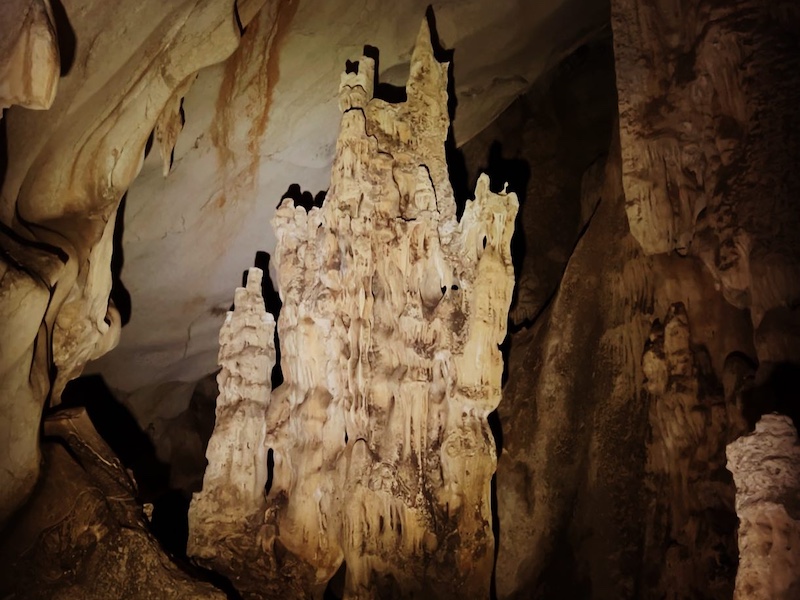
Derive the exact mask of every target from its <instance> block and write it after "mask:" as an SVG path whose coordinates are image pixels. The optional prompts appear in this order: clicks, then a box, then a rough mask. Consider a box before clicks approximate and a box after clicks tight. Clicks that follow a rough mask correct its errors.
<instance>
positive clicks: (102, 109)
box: [0, 0, 239, 523]
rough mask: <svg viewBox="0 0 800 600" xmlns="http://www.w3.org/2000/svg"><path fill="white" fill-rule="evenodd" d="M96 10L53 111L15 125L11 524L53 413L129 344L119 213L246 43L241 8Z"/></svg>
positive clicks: (1, 280) (5, 284)
mask: <svg viewBox="0 0 800 600" xmlns="http://www.w3.org/2000/svg"><path fill="white" fill-rule="evenodd" d="M12 4H13V3H12ZM39 4H40V3H38V2H33V3H30V6H31V7H34V8H35V7H36V6H39ZM36 10H39V9H36ZM84 11H85V12H86V13H87V14H91V21H83V22H75V23H73V25H72V27H73V28H74V30H75V31H74V35H75V37H76V38H77V39H80V40H83V42H82V43H80V44H77V46H76V47H75V49H74V50H75V56H74V63H73V65H72V68H71V69H70V71H69V73H68V75H67V76H66V77H64V78H63V79H62V80H61V81H60V83H59V90H58V94H57V96H56V98H55V101H54V102H53V105H52V107H51V108H50V110H48V111H47V112H45V113H32V112H26V111H20V110H19V109H17V108H16V107H12V108H11V109H10V110H9V111H8V113H7V114H6V117H5V119H4V122H5V127H6V129H7V137H8V157H9V160H8V165H7V167H8V168H7V171H6V173H5V177H4V179H3V185H2V193H1V195H0V220H2V223H3V226H2V228H0V248H2V252H1V253H0V339H2V340H3V343H2V346H0V411H2V412H3V414H4V418H3V419H2V420H0V457H1V458H0V460H1V461H2V464H3V467H4V468H3V469H1V470H0V523H2V522H3V521H4V520H5V519H6V518H7V517H8V515H9V513H10V512H11V511H12V510H13V509H14V508H15V507H16V506H18V505H19V504H20V503H21V502H22V501H23V500H24V498H25V497H26V496H27V494H28V493H29V492H30V491H31V489H32V487H33V484H34V483H35V481H36V476H37V472H38V465H39V448H38V437H39V436H38V432H39V426H38V423H39V419H40V416H41V412H42V408H43V406H44V405H45V404H46V403H49V404H53V405H55V404H57V403H58V402H59V399H60V396H61V392H62V391H63V389H64V386H65V385H66V384H67V382H68V381H69V380H70V379H73V378H75V377H77V376H78V375H79V374H80V373H81V371H82V369H83V367H84V365H85V364H86V362H87V361H89V360H91V359H93V358H97V357H99V356H100V355H102V354H104V353H105V352H107V351H108V350H110V349H111V348H113V347H114V345H115V344H116V343H117V341H118V339H119V329H120V316H119V313H118V311H117V310H116V308H115V307H114V306H113V303H109V292H110V290H111V283H112V281H111V270H110V262H111V253H112V248H113V236H114V224H115V216H116V212H117V208H118V206H119V201H120V198H121V197H122V195H123V194H124V193H125V192H126V191H127V189H128V186H129V185H130V184H131V181H132V180H133V178H134V177H135V176H136V175H137V173H138V171H139V169H140V167H141V165H142V159H143V155H144V149H145V145H146V143H147V139H148V136H149V135H150V132H151V131H152V130H153V127H154V125H155V123H156V120H157V118H158V116H159V114H161V112H162V109H163V108H164V106H165V105H166V104H167V102H168V101H169V99H170V97H171V96H172V95H173V94H174V92H175V90H176V89H177V88H178V87H179V85H180V84H181V82H184V81H186V80H187V78H189V77H190V75H191V74H193V73H195V72H196V71H197V70H198V69H200V68H202V67H204V66H206V65H209V64H212V63H214V62H217V61H219V60H222V59H224V58H225V57H227V56H228V55H229V54H230V53H231V52H232V51H233V50H234V48H235V47H236V45H237V42H238V39H239V33H238V30H237V29H236V24H235V20H234V14H233V3H232V1H228V2H215V1H210V0H185V1H183V2H179V3H166V4H165V3H162V2H160V1H156V0H153V1H151V2H147V3H144V4H140V5H138V6H137V10H136V11H129V13H128V14H126V17H125V19H124V21H122V22H120V18H119V17H120V15H119V9H118V7H116V6H115V5H114V4H113V3H108V2H104V1H97V2H90V3H87V4H86V6H84ZM40 12H41V11H40ZM30 14H31V15H33V14H39V13H36V12H35V11H34V12H32V13H30ZM90 32H93V33H91V34H90ZM26 35H27V34H24V35H23V36H22V37H21V38H20V39H22V40H24V39H28V38H26V37H25V36H26ZM37 35H38V34H37ZM37 39H38V38H37ZM89 40H91V42H90V41H89ZM4 41H5V40H4ZM37 44H38V42H37ZM36 48H39V46H38V45H37V46H36ZM37 51H38V50H37ZM34 72H35V71H34Z"/></svg>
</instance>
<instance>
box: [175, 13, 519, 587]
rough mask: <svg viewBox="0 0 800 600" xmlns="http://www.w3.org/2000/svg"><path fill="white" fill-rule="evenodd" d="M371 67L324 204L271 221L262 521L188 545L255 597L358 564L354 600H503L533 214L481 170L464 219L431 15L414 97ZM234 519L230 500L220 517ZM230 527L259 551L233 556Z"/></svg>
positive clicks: (358, 84) (411, 88)
mask: <svg viewBox="0 0 800 600" xmlns="http://www.w3.org/2000/svg"><path fill="white" fill-rule="evenodd" d="M374 68H375V65H374V61H373V60H372V59H371V58H368V57H362V59H361V61H360V63H359V64H358V67H357V70H356V71H355V72H348V73H345V74H344V75H343V76H342V83H341V87H340V108H341V109H342V111H343V116H342V124H341V132H340V136H339V140H338V145H337V153H336V159H335V161H334V166H333V172H332V177H331V187H330V189H329V191H328V195H327V199H326V200H325V202H324V204H323V206H322V207H321V208H312V209H311V210H310V211H308V212H306V210H305V209H303V208H301V207H296V206H294V204H293V202H292V201H291V200H285V201H284V202H283V203H282V204H281V206H280V207H279V208H278V211H277V213H276V216H275V218H274V220H273V226H274V228H275V230H276V233H277V236H278V245H277V250H276V256H275V258H276V268H277V275H278V289H279V291H280V294H281V299H282V301H283V308H282V310H281V315H280V319H279V321H278V330H279V339H280V341H281V353H282V361H281V362H282V369H283V373H284V377H285V382H284V384H283V385H282V386H281V387H280V388H278V389H277V390H276V391H275V392H274V393H273V394H272V397H271V399H270V401H269V407H268V409H267V411H266V415H261V417H259V416H257V415H252V416H251V417H249V418H252V419H253V420H254V421H258V419H259V418H262V419H263V418H264V417H265V419H266V420H265V422H266V427H267V434H266V446H265V447H266V448H268V449H269V450H271V451H272V452H273V456H274V473H273V477H272V481H271V486H270V488H269V490H268V495H267V496H266V499H265V501H264V503H263V505H262V507H263V509H264V513H263V515H264V517H263V521H262V522H253V521H252V520H247V519H240V520H239V521H237V524H238V526H239V532H238V533H235V534H233V533H229V534H222V533H219V531H218V530H214V529H213V528H212V526H211V525H210V524H209V523H207V522H202V521H198V520H197V519H196V518H192V516H191V515H190V528H191V533H190V547H189V551H190V553H191V554H193V555H194V556H196V557H198V558H200V559H201V560H202V561H203V562H204V563H205V564H207V565H208V566H211V567H212V568H215V569H217V570H219V571H222V572H224V573H225V574H226V575H228V576H230V577H231V579H232V581H233V582H234V585H236V586H237V588H238V589H239V590H240V591H241V592H242V593H243V594H245V595H246V596H248V597H260V596H261V597H267V596H269V595H270V594H275V593H281V594H282V597H292V596H294V597H307V596H310V595H312V594H319V593H321V591H322V590H323V589H324V587H325V585H326V584H327V582H328V581H329V580H330V579H331V577H332V576H333V575H334V574H335V573H336V572H337V570H339V568H340V567H341V565H342V563H343V562H344V563H345V564H346V577H345V583H344V595H345V597H347V598H375V597H378V598H389V597H408V596H411V595H412V594H413V595H414V597H435V598H451V597H470V598H472V597H475V598H477V597H486V596H487V595H488V592H489V584H490V578H491V571H492V562H493V555H494V537H493V534H492V525H491V521H492V518H491V479H492V475H493V473H494V470H495V464H496V457H495V446H494V440H493V437H492V435H491V432H490V429H489V425H488V422H487V417H488V415H489V413H490V412H491V411H492V410H494V409H495V407H496V406H497V404H498V402H499V401H500V388H501V376H502V371H503V360H502V356H501V353H500V350H499V344H500V343H501V342H502V341H503V339H504V338H505V335H506V320H507V314H508V308H509V304H510V301H511V293H512V289H513V285H514V280H513V268H512V264H511V255H510V242H511V236H512V234H513V229H514V219H515V217H516V213H517V209H518V203H517V199H516V196H515V195H514V194H513V193H506V192H505V191H503V192H502V193H499V194H495V193H493V192H491V191H490V189H489V181H488V178H487V177H486V176H481V177H480V179H479V180H478V184H477V189H476V192H475V200H472V201H469V202H467V204H466V207H465V210H464V213H463V216H462V218H461V220H460V221H459V220H458V219H457V217H456V204H455V201H454V198H453V191H452V188H451V186H450V182H449V179H448V172H447V164H446V161H445V140H446V138H447V133H448V127H449V118H448V106H447V91H446V90H447V64H442V63H439V62H438V61H437V60H436V59H435V57H434V53H433V49H432V46H431V42H430V31H429V29H428V26H427V23H423V26H422V28H421V30H420V33H419V37H418V40H417V45H416V47H415V50H414V53H413V56H412V60H411V73H410V78H409V81H408V86H407V100H406V101H405V102H401V103H398V104H391V103H388V102H386V101H384V100H381V99H378V98H373V97H372V94H373V89H374V77H375V73H374ZM262 376H263V377H264V378H265V381H266V378H268V376H269V373H268V372H263V373H262ZM262 422H263V421H262ZM250 426H251V425H247V426H246V427H250ZM220 435H221V436H223V437H225V438H226V439H227V440H229V441H230V443H234V442H235V441H237V438H236V435H237V434H236V431H235V430H233V429H229V428H228V427H227V425H226V424H225V422H224V420H218V423H217V427H216V429H215V433H214V438H212V443H216V442H215V440H217V438H218V437H220ZM225 443H228V442H225ZM252 455H253V456H254V457H256V456H257V457H259V458H258V459H257V460H262V459H263V455H264V452H263V450H262V449H261V448H253V449H252ZM217 460H219V459H218V458H217V457H216V456H215V455H214V454H212V453H210V454H209V471H208V473H210V472H215V470H216V469H217V468H218V465H217V464H216V461H217ZM208 473H207V475H206V481H205V484H204V490H203V492H202V495H206V494H209V493H211V492H210V489H209V488H210V483H211V482H210V481H209V476H208ZM236 476H238V474H236V473H233V472H231V473H230V477H231V478H234V477H236ZM258 483H259V484H260V481H259V482H258ZM211 485H214V484H211ZM217 485H224V484H223V483H219V482H218V484H217ZM201 497H202V496H201ZM197 502H198V497H196V499H195V503H197ZM237 511H239V509H238V508H237V507H236V506H230V507H229V506H227V505H225V504H223V503H220V504H219V505H218V506H217V520H224V519H225V515H228V514H229V515H231V516H234V513H237ZM223 513H224V514H223ZM231 520H233V519H231ZM229 535H236V536H240V537H242V538H246V537H248V536H249V539H250V540H251V541H250V542H249V544H248V545H247V546H246V548H244V549H241V548H242V546H241V544H240V550H239V551H238V553H237V552H236V551H234V550H233V545H227V544H226V543H225V538H226V536H229ZM215 536H216V539H217V542H215V541H214V539H215ZM198 540H203V541H202V543H198V542H197V541H198ZM193 541H194V542H193ZM220 542H222V544H220ZM222 546H224V548H225V550H224V551H221V550H220V547H222ZM245 566H246V568H244V567H245Z"/></svg>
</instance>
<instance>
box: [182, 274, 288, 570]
mask: <svg viewBox="0 0 800 600" xmlns="http://www.w3.org/2000/svg"><path fill="white" fill-rule="evenodd" d="M262 277H263V272H262V271H261V269H258V268H255V267H254V268H252V269H250V271H249V273H248V276H247V286H246V287H240V288H238V289H237V290H236V295H235V300H234V309H233V310H232V311H230V312H228V314H227V316H226V317H225V323H224V325H223V326H222V329H221V330H220V332H219V345H220V349H219V364H220V366H221V367H222V369H221V370H220V372H219V375H217V384H218V385H219V396H218V397H217V411H216V412H217V418H216V424H215V426H214V433H213V434H212V436H211V439H210V440H209V442H208V449H207V451H206V457H207V458H208V467H207V468H206V472H205V476H204V478H203V490H202V491H201V492H200V493H197V494H195V495H194V498H192V503H191V505H190V507H189V522H190V523H192V527H191V529H190V535H189V541H188V552H189V554H191V555H193V556H195V557H197V558H201V559H203V560H206V561H209V562H210V564H212V565H213V566H214V567H215V568H217V569H219V570H221V571H222V572H229V571H230V568H231V565H229V564H224V563H225V561H226V557H225V553H224V552H220V549H221V548H223V547H224V540H226V539H227V538H228V537H229V536H230V535H231V534H232V535H234V536H235V534H236V533H238V532H239V531H240V530H241V525H242V523H243V522H249V521H250V520H255V521H258V520H260V519H261V517H262V515H263V504H264V488H265V486H266V484H267V475H268V473H267V448H266V446H265V444H264V440H265V436H266V421H265V415H266V410H267V403H268V402H269V399H270V391H271V386H270V374H271V373H272V367H274V366H275V343H274V335H275V319H274V318H273V316H272V315H271V314H269V313H268V312H267V311H266V309H265V308H264V298H263V296H262V295H261V280H262ZM220 561H222V563H223V564H218V563H219V562H220Z"/></svg>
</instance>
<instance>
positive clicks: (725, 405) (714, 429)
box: [642, 303, 747, 600]
mask: <svg viewBox="0 0 800 600" xmlns="http://www.w3.org/2000/svg"><path fill="white" fill-rule="evenodd" d="M642 370H643V372H644V375H645V381H644V391H645V394H644V398H645V399H646V400H647V401H648V404H649V418H648V420H649V423H650V429H651V433H650V436H649V439H648V442H647V462H646V467H645V471H646V476H645V485H646V490H647V497H646V503H647V509H646V513H645V519H646V522H647V529H646V538H645V541H644V551H645V554H644V561H643V563H644V581H645V582H646V589H645V590H644V592H643V594H642V597H643V598H654V599H655V598H675V597H683V598H691V597H702V598H719V599H720V600H722V599H728V598H730V597H731V594H732V592H733V578H734V575H735V573H736V562H737V552H736V518H735V514H734V510H733V502H734V488H733V485H732V480H731V478H730V475H729V473H728V472H727V471H726V470H725V447H726V445H727V443H728V442H730V441H732V440H733V439H735V438H736V437H738V436H739V435H741V434H742V433H743V432H744V431H745V430H746V428H747V424H746V423H745V422H744V419H743V418H742V412H741V403H740V402H737V399H740V398H737V395H736V393H735V392H736V391H738V390H736V391H734V390H732V391H734V393H732V394H730V395H728V396H727V397H726V394H725V392H724V389H723V387H722V385H721V384H719V383H718V381H717V379H716V376H715V374H714V372H713V368H712V365H711V359H710V357H709V355H708V350H707V349H706V348H704V347H697V346H695V345H694V344H693V343H692V339H691V331H690V323H689V317H688V315H687V312H686V307H685V306H683V304H680V303H678V304H674V305H672V306H671V307H670V308H669V311H668V312H667V315H666V318H665V319H664V322H663V324H662V323H661V322H660V321H656V322H655V323H654V324H653V328H652V330H651V332H650V336H649V338H648V340H647V345H646V351H645V353H644V356H643V358H642Z"/></svg>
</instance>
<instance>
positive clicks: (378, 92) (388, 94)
mask: <svg viewBox="0 0 800 600" xmlns="http://www.w3.org/2000/svg"><path fill="white" fill-rule="evenodd" d="M364 56H367V57H369V58H371V59H372V60H374V61H375V78H374V84H375V87H374V89H373V90H372V95H373V97H374V98H378V99H380V100H384V101H386V102H390V103H392V104H399V103H401V102H405V101H406V100H408V93H407V91H406V88H405V86H400V85H392V84H391V83H385V82H383V81H381V80H380V72H381V67H380V51H379V50H378V49H377V48H376V47H375V46H369V45H367V46H364ZM368 91H369V90H368Z"/></svg>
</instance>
